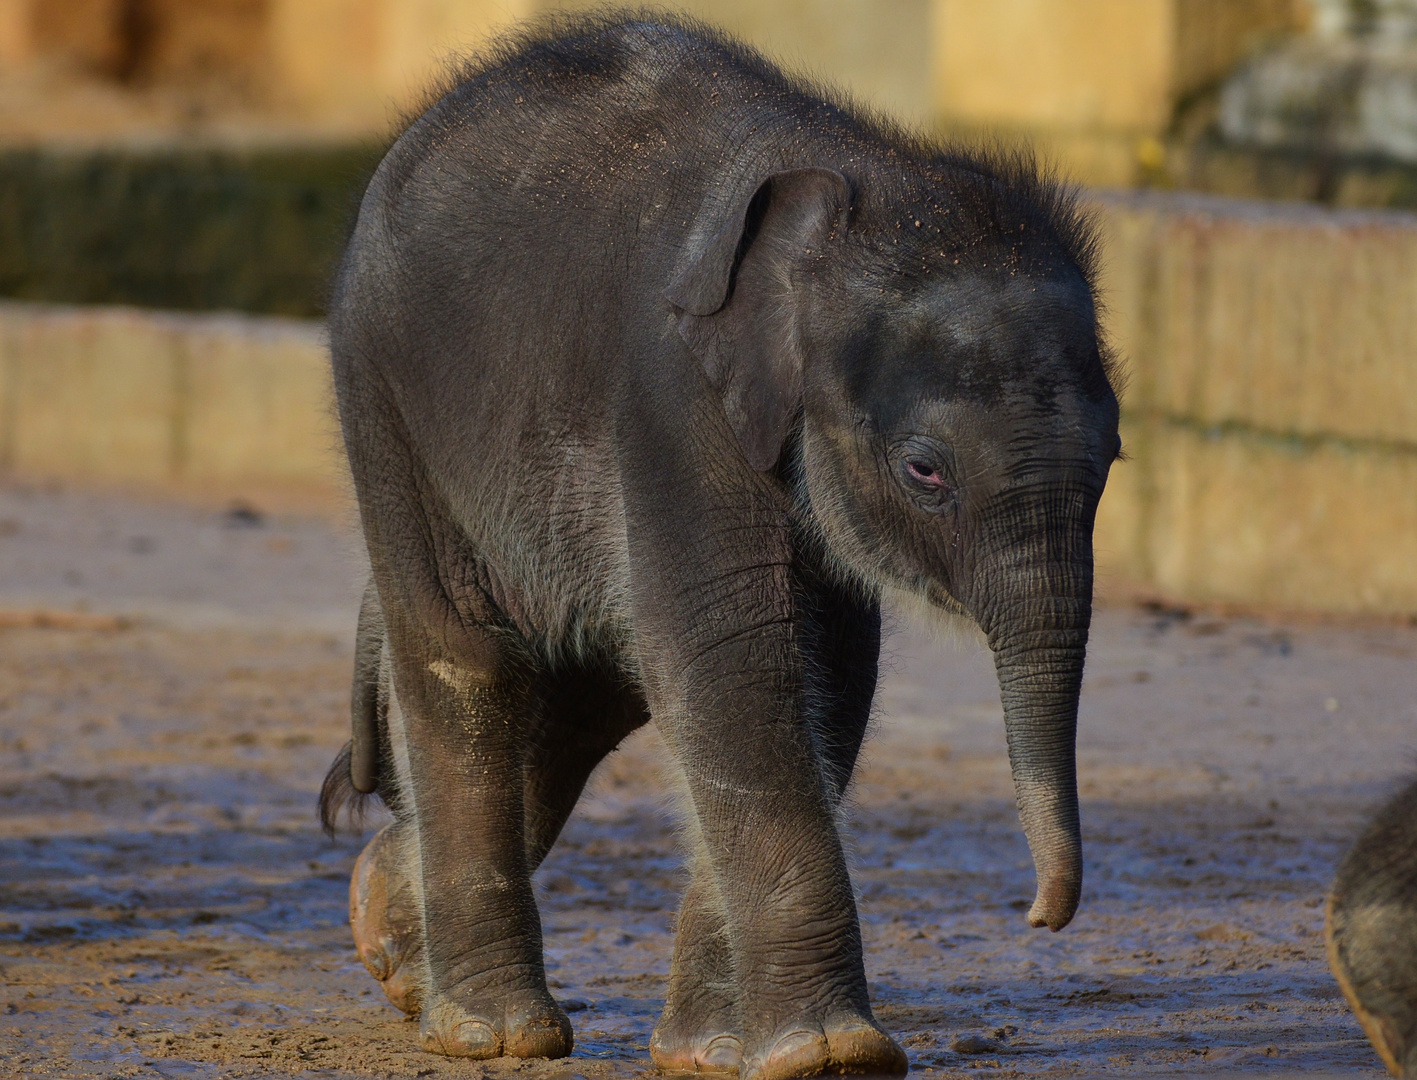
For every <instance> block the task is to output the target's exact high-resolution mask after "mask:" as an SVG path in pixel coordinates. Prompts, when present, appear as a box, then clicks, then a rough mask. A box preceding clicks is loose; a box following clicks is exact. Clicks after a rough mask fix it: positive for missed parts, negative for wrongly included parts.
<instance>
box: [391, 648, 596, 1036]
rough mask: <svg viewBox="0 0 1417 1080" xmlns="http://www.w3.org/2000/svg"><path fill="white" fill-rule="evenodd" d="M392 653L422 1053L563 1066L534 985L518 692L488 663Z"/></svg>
mask: <svg viewBox="0 0 1417 1080" xmlns="http://www.w3.org/2000/svg"><path fill="white" fill-rule="evenodd" d="M486 651H487V652H488V653H492V652H493V650H492V649H491V648H489V649H487V650H486ZM398 652H399V649H398V643H397V642H395V654H396V657H395V660H396V663H395V685H396V689H397V692H398V693H397V699H398V703H399V704H400V705H401V706H402V707H401V708H393V709H391V710H390V715H389V728H390V736H391V742H392V743H393V746H394V753H395V755H396V757H398V758H400V759H401V761H402V762H403V771H406V774H407V776H406V779H405V783H404V785H403V787H404V791H403V792H402V795H403V798H404V799H405V800H406V801H407V803H408V815H409V818H410V821H411V824H412V827H413V828H414V830H415V833H414V836H413V837H412V840H413V843H414V848H415V852H416V865H417V867H418V874H417V876H418V880H419V885H420V890H419V891H420V892H421V899H422V931H423V935H422V936H423V955H424V960H423V963H424V971H425V977H424V986H423V991H422V1008H421V1012H420V1017H419V1033H420V1037H421V1039H422V1042H423V1045H424V1047H425V1048H427V1049H429V1050H433V1051H435V1052H438V1053H443V1054H448V1055H452V1056H457V1057H471V1058H493V1057H502V1056H511V1057H521V1058H531V1057H562V1056H564V1055H566V1054H568V1053H570V1051H571V1045H572V1036H571V1025H570V1021H569V1020H568V1019H567V1018H566V1015H565V1013H564V1012H562V1010H561V1008H560V1007H559V1006H558V1005H557V1004H556V1002H555V1001H554V1000H553V999H552V997H551V994H550V992H549V991H548V990H547V988H546V975H545V968H544V964H543V960H542V950H541V922H540V917H539V915H538V913H537V910H536V904H535V901H534V899H533V896H532V890H531V879H530V871H529V868H528V866H527V859H526V850H525V842H524V836H523V834H524V808H523V796H522V791H523V768H524V759H525V753H526V748H525V738H526V734H525V729H526V726H527V718H526V715H525V709H526V704H525V692H524V691H523V690H521V689H519V687H518V686H517V685H515V684H514V683H512V682H510V681H504V680H503V678H502V676H501V674H500V671H499V669H498V668H497V667H496V666H495V665H493V664H491V663H487V664H484V665H479V664H477V663H475V662H470V661H468V660H466V659H462V660H460V661H454V660H452V659H449V658H447V657H436V658H434V659H432V660H427V659H422V660H421V661H418V662H412V663H410V662H407V661H403V662H400V661H401V660H402V658H401V657H399V656H398ZM494 655H495V654H494Z"/></svg>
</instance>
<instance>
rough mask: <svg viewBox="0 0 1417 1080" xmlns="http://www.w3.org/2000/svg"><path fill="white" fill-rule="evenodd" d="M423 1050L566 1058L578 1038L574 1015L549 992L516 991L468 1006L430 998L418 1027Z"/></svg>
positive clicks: (454, 1054) (480, 1056)
mask: <svg viewBox="0 0 1417 1080" xmlns="http://www.w3.org/2000/svg"><path fill="white" fill-rule="evenodd" d="M418 1035H419V1040H420V1041H421V1042H422V1043H423V1048H424V1049H425V1050H431V1051H432V1052H433V1053H435V1054H446V1055H447V1056H448V1057H465V1058H476V1059H486V1058H496V1057H515V1058H562V1057H566V1056H567V1055H568V1054H569V1053H570V1052H571V1047H572V1046H573V1045H574V1043H575V1039H574V1036H573V1035H572V1033H571V1021H570V1020H568V1019H567V1018H566V1014H565V1013H564V1012H562V1011H561V1008H560V1006H558V1005H557V1004H556V1002H554V1001H553V1000H552V999H551V995H550V994H547V993H545V992H541V993H537V992H535V991H530V992H526V993H522V994H514V995H512V996H510V997H508V998H507V999H506V1000H504V1001H501V1002H498V1003H495V1004H494V1003H490V1002H489V1003H486V1004H482V1005H479V1006H478V1007H475V1008H472V1009H468V1008H464V1007H463V1006H462V1005H459V1004H458V1003H456V1002H455V1001H453V1000H451V999H450V998H446V997H443V998H440V999H438V1000H435V1001H432V1002H430V1003H429V1004H428V1005H427V1006H426V1007H425V1008H424V1010H423V1014H422V1017H421V1019H420V1021H419V1028H418Z"/></svg>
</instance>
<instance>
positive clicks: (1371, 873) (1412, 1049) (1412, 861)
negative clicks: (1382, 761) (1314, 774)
mask: <svg viewBox="0 0 1417 1080" xmlns="http://www.w3.org/2000/svg"><path fill="white" fill-rule="evenodd" d="M1326 915H1327V917H1326V919H1325V922H1324V930H1325V937H1326V938H1327V941H1328V959H1329V965H1330V966H1331V967H1332V968H1333V973H1334V975H1335V976H1336V977H1337V979H1338V983H1339V985H1340V986H1341V987H1342V988H1343V994H1344V996H1345V997H1346V998H1347V999H1348V1004H1349V1006H1351V1007H1352V1009H1353V1012H1354V1014H1355V1015H1356V1016H1357V1017H1358V1020H1359V1021H1360V1022H1361V1023H1362V1025H1363V1030H1364V1031H1365V1032H1366V1033H1367V1035H1368V1038H1369V1039H1370V1040H1371V1041H1372V1044H1373V1048H1374V1049H1376V1050H1377V1052H1378V1056H1379V1057H1381V1058H1382V1059H1383V1064H1385V1065H1386V1066H1387V1067H1388V1071H1389V1072H1390V1073H1392V1075H1393V1076H1401V1077H1404V1078H1405V1080H1417V782H1413V783H1410V784H1408V785H1407V786H1406V787H1405V788H1403V790H1402V791H1400V792H1399V793H1398V794H1397V795H1396V796H1395V797H1394V798H1393V799H1392V800H1391V801H1390V802H1389V803H1388V804H1387V805H1386V806H1384V807H1383V808H1382V809H1381V810H1379V811H1378V813H1377V814H1376V815H1375V816H1374V818H1373V820H1372V821H1371V822H1369V824H1368V827H1367V828H1366V829H1364V830H1363V834H1362V835H1361V836H1360V837H1358V840H1357V841H1356V842H1355V843H1354V845H1353V847H1352V848H1350V849H1349V851H1348V854H1347V855H1345V856H1344V858H1343V862H1342V863H1341V864H1340V865H1339V868H1338V873H1337V875H1335V877H1334V881H1333V888H1332V890H1330V892H1329V896H1328V907H1327V912H1326Z"/></svg>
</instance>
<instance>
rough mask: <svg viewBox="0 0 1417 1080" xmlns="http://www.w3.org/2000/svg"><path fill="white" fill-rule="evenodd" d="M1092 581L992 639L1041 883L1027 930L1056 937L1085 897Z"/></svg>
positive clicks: (1022, 813) (1018, 789) (1034, 607)
mask: <svg viewBox="0 0 1417 1080" xmlns="http://www.w3.org/2000/svg"><path fill="white" fill-rule="evenodd" d="M1086 578H1087V582H1086V589H1085V592H1084V591H1083V590H1070V591H1071V592H1073V596H1071V597H1060V596H1058V595H1057V594H1056V593H1055V594H1053V595H1052V596H1050V597H1048V598H1046V599H1042V600H1039V599H1035V600H1033V601H1032V602H1025V603H1023V604H1021V605H1019V607H1018V608H1015V609H1014V610H1015V611H1016V612H1017V611H1019V610H1020V609H1022V610H1024V611H1027V612H1028V614H1027V615H1026V616H1024V617H1023V618H1021V619H1020V618H1018V617H1017V616H1016V617H1015V618H1014V619H1010V620H1009V622H1010V625H1008V626H1007V627H1005V626H996V627H995V628H994V630H993V632H991V633H990V635H989V638H990V645H991V647H992V648H993V650H994V658H995V667H996V669H997V671H998V676H999V691H1000V696H1001V698H1002V700H1003V706H1004V727H1005V731H1006V733H1007V736H1008V744H1009V766H1010V768H1011V770H1012V772H1013V781H1014V793H1015V796H1016V797H1017V800H1018V811H1019V820H1020V821H1021V823H1022V825H1023V831H1024V835H1025V836H1026V837H1027V838H1028V847H1029V851H1030V853H1031V854H1032V856H1033V866H1034V872H1035V875H1036V877H1037V882H1038V891H1037V894H1036V896H1035V897H1034V901H1033V906H1032V908H1031V909H1030V910H1029V913H1028V922H1029V925H1030V926H1035V927H1038V926H1046V927H1048V928H1049V929H1050V930H1061V929H1062V928H1063V927H1065V926H1066V925H1067V924H1068V923H1069V922H1070V921H1071V920H1072V917H1073V914H1074V912H1076V911H1077V906H1078V899H1079V897H1080V895H1081V892H1082V834H1081V831H1080V829H1079V825H1078V792H1077V757H1076V738H1077V711H1078V691H1079V689H1080V687H1081V685H1082V670H1083V660H1084V657H1085V654H1086V651H1087V632H1088V625H1089V623H1090V622H1091V615H1092V588H1091V584H1092V583H1091V575H1090V574H1088V575H1086ZM1079 592H1082V593H1083V594H1082V595H1078V593H1079Z"/></svg>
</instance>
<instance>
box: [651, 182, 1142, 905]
mask: <svg viewBox="0 0 1417 1080" xmlns="http://www.w3.org/2000/svg"><path fill="white" fill-rule="evenodd" d="M749 191H750V193H749V194H748V195H746V196H745V197H743V198H742V199H740V200H739V201H738V202H736V203H734V204H732V205H730V206H729V209H728V210H727V211H726V212H724V213H722V214H720V215H717V216H716V218H713V219H711V222H710V223H711V225H712V227H705V228H700V229H698V230H696V236H697V237H698V240H697V242H696V243H695V244H694V246H693V250H692V251H691V252H690V253H689V257H687V258H686V259H685V260H684V263H683V264H682V267H681V269H680V272H679V273H678V275H677V276H676V277H675V279H674V281H673V282H672V284H671V286H670V288H669V289H668V290H667V292H666V296H667V297H668V299H669V300H670V301H671V302H672V303H673V304H674V306H675V308H676V311H677V318H678V329H679V333H680V334H681V335H682V336H683V338H684V340H685V341H687V342H688V343H689V345H690V347H691V348H692V349H693V350H694V351H695V353H696V354H697V355H698V356H699V357H700V359H701V360H702V362H703V364H704V368H705V371H706V372H707V374H708V377H709V378H710V380H711V381H712V382H713V383H714V385H715V386H716V387H717V388H718V389H719V391H720V392H721V393H722V395H723V400H724V407H725V413H726V415H727V417H728V420H729V423H730V425H731V427H732V429H733V431H734V434H735V436H736V438H737V440H738V443H739V445H740V446H741V448H742V451H743V453H744V455H745V457H746V458H747V460H748V462H749V463H750V464H752V465H753V466H754V467H755V468H758V469H760V470H765V471H766V470H776V472H777V475H779V476H780V477H781V478H782V480H783V481H784V482H785V483H787V484H790V485H791V487H792V489H793V491H794V493H795V497H796V503H797V505H798V507H799V509H800V512H801V514H800V516H801V518H802V520H803V521H804V522H805V523H807V525H808V528H809V531H810V532H811V534H812V535H814V536H815V537H816V538H817V540H819V541H820V546H821V548H822V550H823V551H825V552H826V553H827V556H828V558H829V560H830V562H831V563H832V564H833V565H834V567H835V568H836V569H837V570H838V571H839V572H840V573H841V574H842V575H843V576H844V577H845V578H846V579H847V580H849V581H854V582H857V583H859V584H860V585H861V586H863V587H864V588H867V589H870V590H873V591H877V592H879V591H880V590H882V589H885V588H894V589H903V590H906V591H907V592H909V593H911V594H914V595H916V596H918V597H921V598H923V599H925V600H926V601H928V602H929V603H930V604H933V605H935V606H937V607H939V608H942V609H946V610H950V611H954V612H959V613H966V614H968V615H969V616H971V617H972V618H973V619H975V620H976V621H977V622H978V624H979V626H980V627H981V628H982V629H983V631H984V632H985V634H986V635H987V637H988V641H989V644H990V647H991V648H992V650H993V652H994V656H995V659H996V665H997V671H998V677H999V687H1000V693H1001V697H1002V700H1003V707H1004V718H1005V724H1006V728H1007V734H1008V745H1009V757H1010V763H1011V767H1012V771H1013V780H1014V786H1015V791H1016V794H1017V798H1018V808H1019V814H1020V818H1021V821H1022V824H1023V829H1024V832H1025V834H1026V836H1027V838H1028V843H1029V847H1030V850H1031V852H1032V855H1033V859H1034V866H1035V870H1036V873H1037V879H1038V889H1037V896H1036V899H1035V900H1034V903H1033V906H1032V909H1031V910H1030V912H1029V922H1030V923H1031V924H1032V925H1034V926H1045V925H1046V926H1048V927H1050V928H1052V929H1054V930H1058V929H1061V928H1062V927H1063V926H1065V925H1066V924H1067V923H1068V922H1069V920H1070V919H1071V918H1072V916H1073V914H1074V912H1075V910H1076V908H1077V904H1078V899H1079V895H1080V891H1081V884H1082V846H1081V837H1080V833H1079V825H1078V803H1077V779H1076V766H1075V754H1074V746H1075V732H1076V724H1077V706H1078V691H1079V687H1080V685H1081V681H1082V672H1083V662H1084V656H1085V652H1086V647H1087V637H1088V627H1089V623H1090V621H1091V614H1092V585H1093V557H1092V529H1093V519H1094V516H1095V513H1096V509H1097V504H1098V500H1099V498H1100V497H1101V495H1102V489H1103V485H1104V484H1105V483H1106V480H1107V474H1108V470H1109V468H1110V466H1111V464H1112V462H1113V461H1114V460H1115V459H1116V458H1117V457H1118V456H1119V455H1120V451H1121V446H1120V441H1119V438H1118V434H1117V422H1118V409H1117V398H1116V394H1115V393H1114V388H1113V385H1112V383H1113V377H1112V373H1111V370H1110V367H1109V364H1108V361H1107V354H1106V351H1105V349H1104V347H1103V345H1102V343H1101V340H1100V337H1099V332H1098V326H1097V304H1096V301H1095V297H1094V285H1093V269H1092V267H1093V262H1094V248H1095V241H1094V239H1093V235H1094V234H1093V231H1092V229H1091V228H1090V226H1089V224H1088V222H1087V219H1086V216H1085V215H1084V214H1082V213H1081V212H1080V211H1079V210H1078V208H1077V207H1076V205H1075V203H1074V202H1073V200H1072V198H1071V197H1070V196H1069V194H1068V193H1067V192H1066V191H1060V190H1059V189H1057V188H1056V187H1054V186H1052V185H1050V184H1048V183H1046V182H1044V181H1042V180H1040V179H1039V178H1038V177H1037V175H1036V173H1035V172H1034V171H1033V170H1032V169H1031V167H1029V166H1028V165H1027V164H1026V163H1025V164H1017V163H1015V164H1009V163H1007V162H1005V163H1002V164H1001V163H994V164H980V163H978V162H975V161H972V160H966V159H949V158H944V159H934V160H930V161H919V162H915V163H913V164H911V165H910V166H909V167H906V166H902V167H901V168H900V169H899V170H898V171H894V172H891V173H889V174H887V173H885V172H882V171H879V170H878V171H877V172H876V173H873V174H869V175H862V176H855V177H852V178H851V179H848V177H847V176H846V175H845V172H844V171H838V170H836V169H828V168H803V169H793V170H789V171H784V172H778V173H776V174H773V175H770V176H768V177H766V178H764V179H762V180H761V181H760V182H755V183H754V184H752V185H750V186H749ZM784 450H786V452H784Z"/></svg>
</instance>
